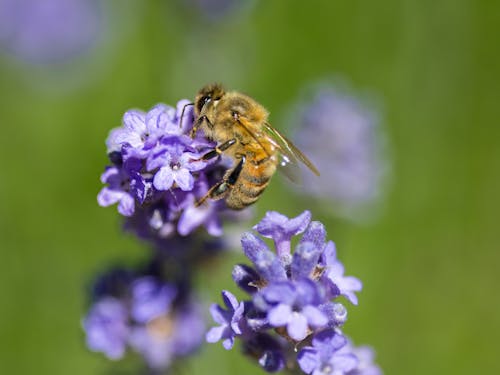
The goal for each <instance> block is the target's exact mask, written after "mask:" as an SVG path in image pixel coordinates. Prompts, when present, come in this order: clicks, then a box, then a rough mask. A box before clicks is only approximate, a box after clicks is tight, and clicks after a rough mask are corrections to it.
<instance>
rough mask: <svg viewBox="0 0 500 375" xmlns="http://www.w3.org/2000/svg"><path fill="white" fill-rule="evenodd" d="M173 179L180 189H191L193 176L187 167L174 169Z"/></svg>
mask: <svg viewBox="0 0 500 375" xmlns="http://www.w3.org/2000/svg"><path fill="white" fill-rule="evenodd" d="M173 179H174V181H175V182H176V183H177V186H179V187H180V188H181V190H184V191H191V190H193V186H194V177H193V175H192V174H191V173H190V172H189V171H188V170H187V169H185V168H181V169H179V170H177V171H175V170H174V172H173Z"/></svg>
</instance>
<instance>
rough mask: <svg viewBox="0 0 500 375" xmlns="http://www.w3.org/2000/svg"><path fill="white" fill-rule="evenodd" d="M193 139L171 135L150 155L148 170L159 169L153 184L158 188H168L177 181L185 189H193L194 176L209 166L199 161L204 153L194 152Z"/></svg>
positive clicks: (147, 164)
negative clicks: (191, 145)
mask: <svg viewBox="0 0 500 375" xmlns="http://www.w3.org/2000/svg"><path fill="white" fill-rule="evenodd" d="M190 143H191V139H190V138H189V137H187V136H182V137H181V136H171V137H168V138H164V139H163V142H162V145H161V146H159V147H157V148H156V149H155V152H154V153H153V154H151V155H149V157H148V159H147V161H146V169H147V170H148V171H154V170H157V172H156V173H155V174H154V178H153V185H154V187H155V188H156V189H158V190H168V189H170V188H171V187H172V185H173V184H174V183H175V184H176V186H178V187H179V188H180V189H181V190H183V191H191V190H193V187H194V176H193V175H192V174H191V172H197V171H200V170H202V169H204V168H205V167H206V166H207V163H206V162H202V161H198V160H197V159H198V158H200V157H201V156H202V155H200V154H197V153H194V151H195V149H193V148H191V147H190Z"/></svg>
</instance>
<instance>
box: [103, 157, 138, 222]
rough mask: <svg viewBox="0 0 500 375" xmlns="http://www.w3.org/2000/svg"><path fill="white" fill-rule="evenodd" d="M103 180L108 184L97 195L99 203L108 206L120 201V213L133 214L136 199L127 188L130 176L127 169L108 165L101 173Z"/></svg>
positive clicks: (124, 214)
mask: <svg viewBox="0 0 500 375" xmlns="http://www.w3.org/2000/svg"><path fill="white" fill-rule="evenodd" d="M101 182H102V183H103V184H108V186H106V187H104V188H102V189H101V191H100V192H99V194H98V195H97V202H98V203H99V205H100V206H103V207H107V206H110V205H112V204H115V203H118V212H119V213H121V214H122V215H123V216H132V215H133V213H134V211H135V200H134V197H133V196H132V194H131V193H130V191H129V190H128V189H127V185H129V176H127V175H126V173H125V171H124V170H120V169H118V168H116V167H107V168H106V171H104V173H103V174H102V175H101Z"/></svg>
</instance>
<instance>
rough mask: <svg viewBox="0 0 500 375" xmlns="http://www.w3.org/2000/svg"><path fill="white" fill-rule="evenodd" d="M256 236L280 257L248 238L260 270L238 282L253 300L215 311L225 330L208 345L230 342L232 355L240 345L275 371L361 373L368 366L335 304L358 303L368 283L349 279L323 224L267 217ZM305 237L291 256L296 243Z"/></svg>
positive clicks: (240, 270)
mask: <svg viewBox="0 0 500 375" xmlns="http://www.w3.org/2000/svg"><path fill="white" fill-rule="evenodd" d="M254 229H255V230H257V231H258V232H259V233H260V234H261V235H262V236H265V237H268V238H272V239H273V240H274V243H275V251H276V252H273V251H272V250H271V249H270V248H269V247H268V246H267V244H266V243H265V242H264V241H263V240H262V239H261V238H259V237H258V236H256V235H255V234H253V233H250V232H249V233H245V234H243V236H242V239H241V243H242V247H243V251H244V253H245V255H246V256H247V257H248V258H249V259H250V261H251V262H252V264H253V267H249V266H246V265H237V266H236V267H235V268H234V270H233V278H234V281H235V282H236V284H237V285H238V286H240V287H241V289H242V290H243V291H245V292H247V293H249V294H250V299H248V300H243V301H241V302H238V301H237V300H236V298H235V297H234V296H233V295H232V294H231V293H229V292H227V291H224V292H223V298H224V301H225V305H226V307H227V308H226V309H223V308H221V307H219V306H217V305H214V306H213V307H212V310H211V312H212V317H213V318H214V320H215V321H216V322H217V323H218V324H219V325H220V326H218V327H214V328H212V329H211V330H210V331H209V334H208V335H207V341H208V342H216V341H219V340H223V346H224V347H225V348H226V349H231V348H232V347H233V343H234V341H235V340H236V339H238V340H240V341H241V342H242V348H243V350H244V353H246V354H248V355H249V356H251V357H253V358H257V360H258V363H259V364H260V365H261V366H262V368H264V370H266V371H268V372H275V371H279V370H281V369H283V368H287V369H288V370H290V371H294V369H297V368H300V369H301V370H302V371H304V372H305V373H307V374H311V373H312V374H315V375H319V374H338V375H341V374H354V372H352V371H354V370H356V369H357V368H361V367H360V363H361V361H360V359H359V358H358V357H357V355H356V353H355V348H353V347H351V346H348V340H347V338H346V337H345V336H344V335H343V334H342V332H341V327H342V325H343V324H344V323H345V321H346V318H347V312H346V309H345V307H344V306H343V304H342V303H340V302H339V301H337V300H336V299H337V298H338V297H339V296H341V295H344V296H345V297H346V298H347V299H348V300H349V301H350V302H352V303H357V298H356V294H355V293H356V292H359V291H360V290H361V282H360V281H359V280H358V279H356V278H355V277H352V276H344V269H343V266H342V264H341V263H340V261H339V260H338V259H337V258H336V252H335V245H334V243H333V242H331V241H328V242H327V241H326V231H325V228H324V226H323V224H321V223H320V222H316V221H312V222H311V214H310V213H309V212H307V211H306V212H304V213H302V214H301V215H299V216H297V217H296V218H292V219H289V218H287V217H286V216H284V215H281V214H279V213H277V212H268V213H267V214H266V216H265V218H264V219H263V220H262V221H261V222H260V223H258V224H257V225H256V226H254ZM300 233H302V236H301V238H300V239H299V241H298V243H297V245H296V246H295V249H294V251H293V253H292V251H291V241H292V239H293V236H295V235H298V234H300ZM297 348H300V349H301V350H300V351H299V352H298V354H297V350H296V349H297Z"/></svg>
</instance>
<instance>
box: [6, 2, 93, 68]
mask: <svg viewBox="0 0 500 375" xmlns="http://www.w3.org/2000/svg"><path fill="white" fill-rule="evenodd" d="M102 31H103V12H102V5H101V4H99V2H98V1H85V0H44V1H39V0H2V1H0V47H2V49H6V50H7V51H8V52H10V53H12V54H13V55H15V56H16V57H19V58H21V59H23V60H27V61H29V62H33V63H55V62H59V61H62V60H66V59H68V58H74V57H76V56H78V55H81V54H82V53H84V52H86V51H87V50H88V48H89V47H91V46H92V45H95V44H96V42H97V40H98V39H99V36H100V35H101V34H102Z"/></svg>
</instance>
